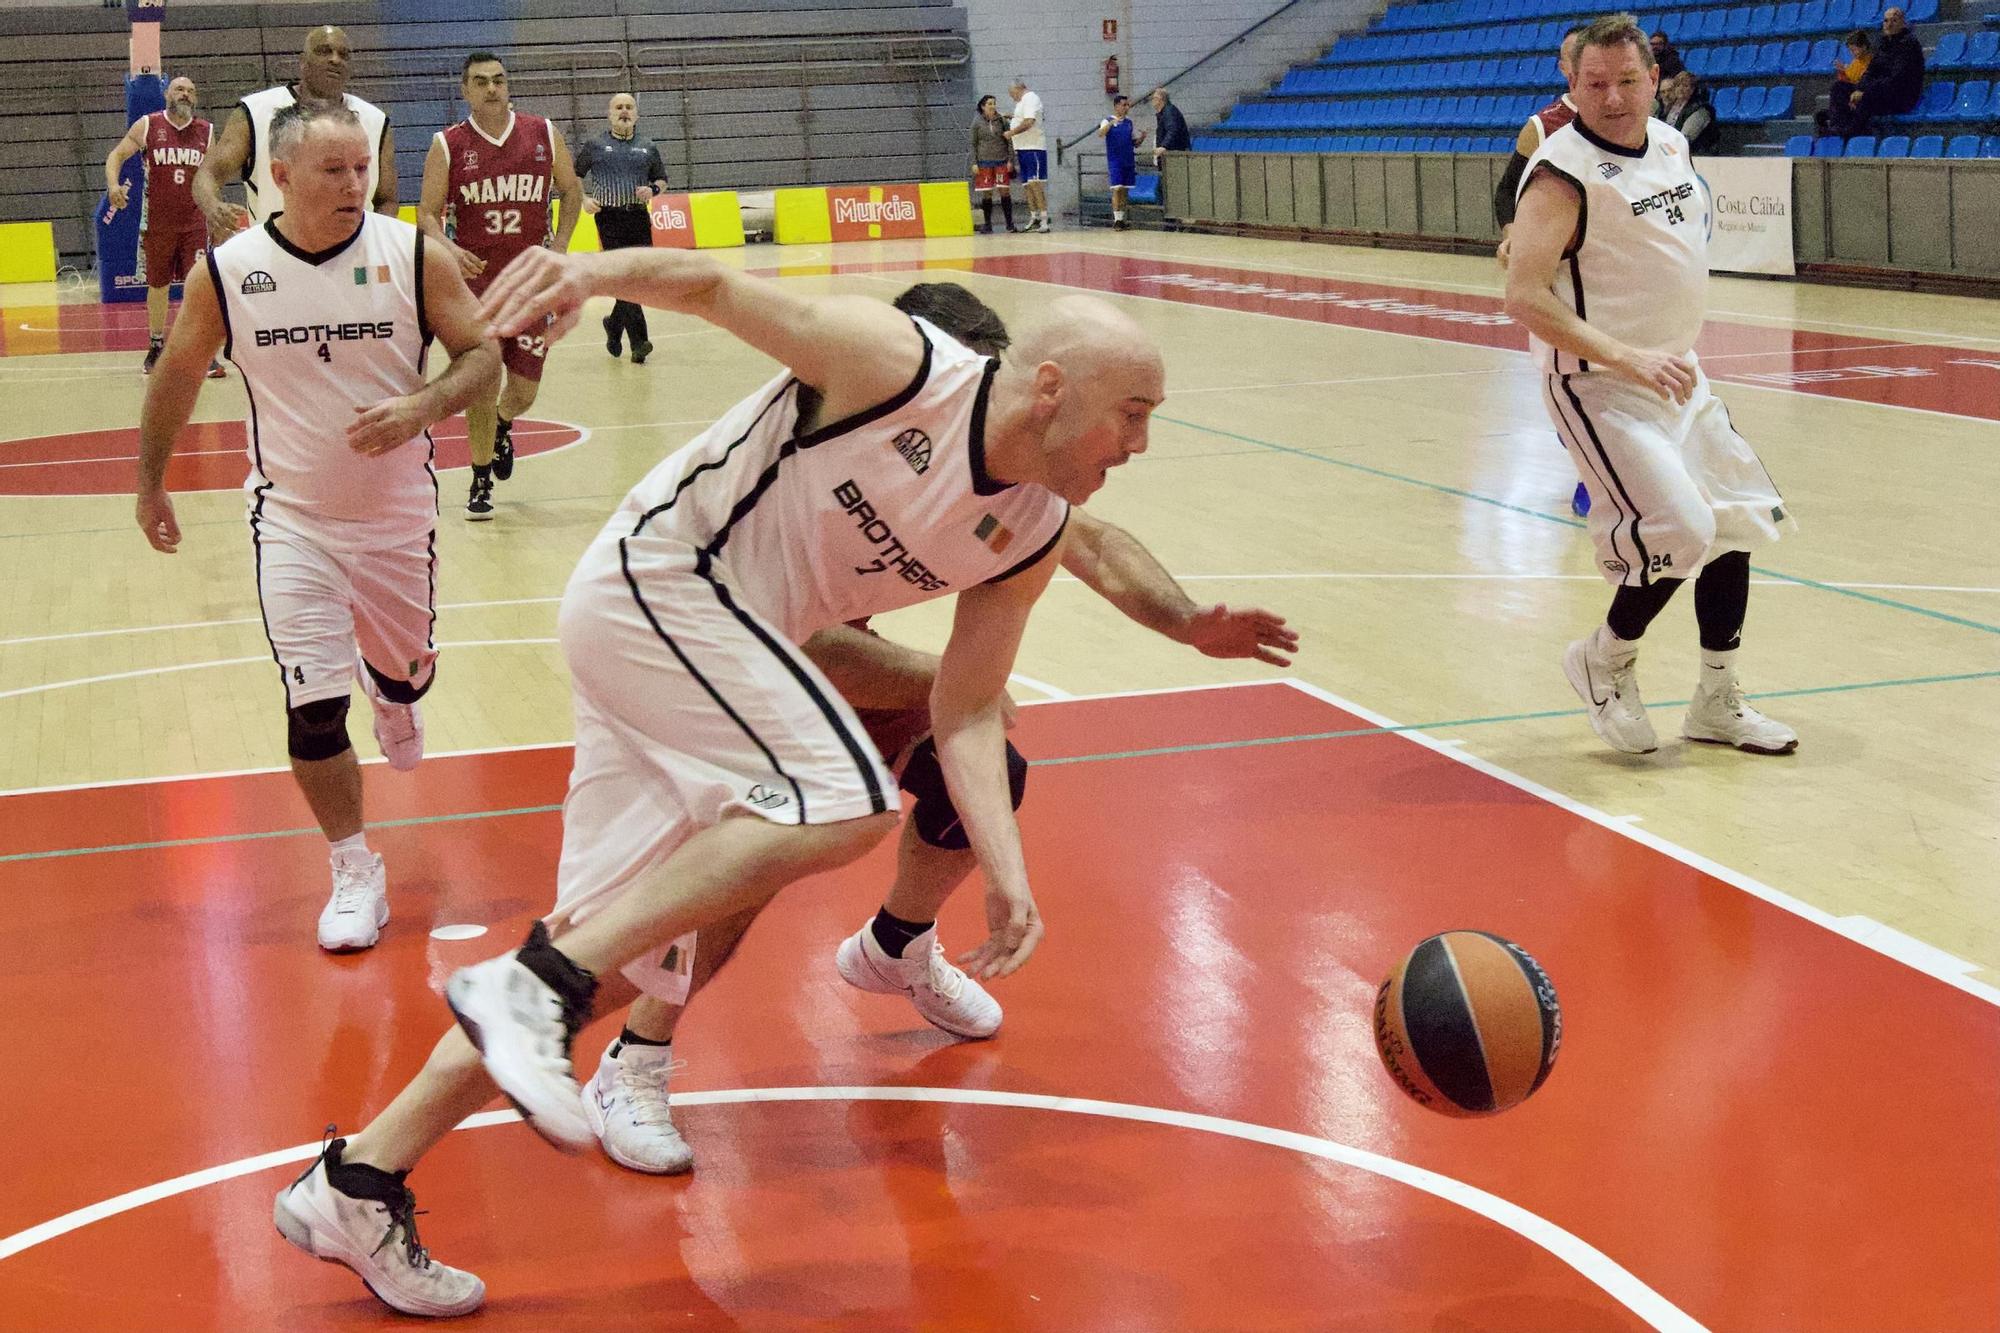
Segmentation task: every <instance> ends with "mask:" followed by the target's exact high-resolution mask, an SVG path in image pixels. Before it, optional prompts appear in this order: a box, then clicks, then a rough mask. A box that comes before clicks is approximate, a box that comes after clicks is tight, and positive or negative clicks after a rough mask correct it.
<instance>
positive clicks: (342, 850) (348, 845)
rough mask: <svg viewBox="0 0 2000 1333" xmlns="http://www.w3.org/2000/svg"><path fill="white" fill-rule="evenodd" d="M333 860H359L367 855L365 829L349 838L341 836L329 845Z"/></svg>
mask: <svg viewBox="0 0 2000 1333" xmlns="http://www.w3.org/2000/svg"><path fill="white" fill-rule="evenodd" d="M330 850H331V852H332V853H333V859H334V860H335V861H360V860H364V859H366V858H367V856H368V834H367V831H366V830H363V831H362V832H360V833H357V834H355V835H354V836H353V837H351V838H342V839H341V840H340V841H339V842H336V843H333V844H331V846H330Z"/></svg>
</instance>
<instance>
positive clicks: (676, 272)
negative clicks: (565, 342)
mask: <svg viewBox="0 0 2000 1333" xmlns="http://www.w3.org/2000/svg"><path fill="white" fill-rule="evenodd" d="M594 296H613V297H617V298H619V299H621V300H626V301H636V302H638V303H640V304H641V305H649V306H655V307H657V308H659V309H662V310H674V311H678V312H680V313H682V314H686V315H693V316H695V317H696V318H698V319H705V320H707V321H708V322H709V323H711V324H714V325H716V326H718V327H720V328H723V329H726V330H728V331H729V332H730V333H733V334H735V335H736V336H737V337H738V338H741V339H742V340H743V341H744V342H746V343H748V344H750V345H751V346H752V347H754V348H756V349H757V350H758V351H760V352H762V353H764V354H765V355H766V356H769V357H771V358H772V359H773V360H775V361H778V362H779V363H781V364H783V365H785V366H787V367H789V368H790V369H791V370H792V372H793V373H794V374H796V375H797V376H798V377H799V378H800V379H801V380H804V381H805V382H806V383H807V384H810V385H812V386H813V387H815V388H817V389H819V390H820V392H821V393H823V394H824V395H825V396H826V404H825V409H824V410H825V413H826V416H827V418H828V419H829V420H838V419H840V418H841V417H844V416H847V415H849V414H850V413H853V412H857V411H860V410H862V409H863V408H867V407H871V406H873V405H875V404H876V403H880V402H884V401H886V400H888V399H889V398H891V397H893V396H894V395H895V394H897V393H898V392H900V391H901V390H902V389H903V388H904V387H905V386H906V385H908V384H909V382H910V378H911V376H912V375H914V374H915V373H916V370H917V367H918V366H919V365H920V364H921V363H922V356H923V338H922V335H920V334H919V333H918V332H917V329H916V325H914V324H912V323H911V322H910V319H909V317H908V316H907V315H904V314H902V313H901V312H900V311H898V310H896V309H895V307H893V306H891V305H889V304H887V303H886V302H883V301H878V300H875V299H873V298H871V297H866V296H818V295H812V294H809V293H805V292H801V291H798V290H797V289H796V288H794V287H793V286H791V285H789V284H786V283H783V282H778V281H773V280H771V279H768V278H754V277H751V276H749V275H747V274H745V273H741V272H739V271H737V270H736V269H733V268H730V267H729V266H728V265H726V264H722V263H719V262H717V261H716V260H715V259H713V258H711V257H710V256H708V255H704V254H701V253H699V252H691V251H684V250H659V249H652V248H648V247H643V246H642V247H634V248H632V249H629V250H613V251H610V252H608V253H605V254H591V255H558V254H556V253H555V252H554V251H553V250H539V249H538V250H529V251H528V252H526V253H525V254H523V255H521V256H520V257H519V258H517V259H515V260H514V261H513V262H512V263H511V264H509V265H507V269H506V272H504V273H502V274H501V275H500V277H499V278H498V279H496V280H495V281H494V283H493V285H492V286H491V287H489V288H487V290H486V297H485V301H484V303H483V304H484V309H485V311H486V314H487V318H488V319H489V321H490V322H491V324H492V328H493V332H494V333H495V334H496V335H498V336H501V337H506V336H509V335H511V334H515V333H520V332H523V331H526V330H535V329H539V328H540V326H541V323H542V321H543V320H544V319H546V318H548V317H550V316H554V317H555V318H556V320H557V327H560V328H563V329H564V330H565V331H567V329H569V328H571V327H574V326H575V321H576V317H577V314H578V312H579V311H580V310H581V309H582V307H583V303H584V302H585V301H587V300H589V299H590V298H591V297H594Z"/></svg>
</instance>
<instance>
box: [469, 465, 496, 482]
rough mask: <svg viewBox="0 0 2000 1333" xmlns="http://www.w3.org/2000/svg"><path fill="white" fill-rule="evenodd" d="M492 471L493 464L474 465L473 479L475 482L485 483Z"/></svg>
mask: <svg viewBox="0 0 2000 1333" xmlns="http://www.w3.org/2000/svg"><path fill="white" fill-rule="evenodd" d="M492 471H493V465H492V464H491V463H474V464H473V465H472V479H473V480H474V481H485V480H486V477H487V474H488V473H490V472H492Z"/></svg>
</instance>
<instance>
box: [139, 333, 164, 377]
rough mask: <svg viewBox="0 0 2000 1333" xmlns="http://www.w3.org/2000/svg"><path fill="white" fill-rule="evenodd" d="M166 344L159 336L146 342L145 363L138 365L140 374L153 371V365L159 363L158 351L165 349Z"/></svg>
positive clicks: (148, 373)
mask: <svg viewBox="0 0 2000 1333" xmlns="http://www.w3.org/2000/svg"><path fill="white" fill-rule="evenodd" d="M166 346H167V344H166V341H165V340H164V339H161V338H155V339H153V341H152V342H151V343H149V344H147V346H146V363H145V364H144V365H142V366H140V367H139V373H140V374H141V375H150V374H152V373H153V367H154V366H156V365H158V364H159V361H160V353H161V352H162V351H164V350H166Z"/></svg>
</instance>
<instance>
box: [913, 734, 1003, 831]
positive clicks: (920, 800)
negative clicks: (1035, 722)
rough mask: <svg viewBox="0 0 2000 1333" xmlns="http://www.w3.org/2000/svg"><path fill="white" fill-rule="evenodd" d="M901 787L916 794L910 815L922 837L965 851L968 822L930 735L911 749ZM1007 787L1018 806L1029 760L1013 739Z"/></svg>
mask: <svg viewBox="0 0 2000 1333" xmlns="http://www.w3.org/2000/svg"><path fill="white" fill-rule="evenodd" d="M902 787H903V790H904V791H906V792H908V793H909V794H910V795H912V796H914V797H916V798H917V803H916V805H915V807H913V808H912V809H911V811H910V818H911V820H912V821H913V822H914V823H915V824H916V826H917V836H918V837H919V838H922V839H923V840H924V841H925V842H926V843H928V844H929V845H930V846H932V847H938V848H942V849H943V850H945V851H952V852H962V851H964V850H965V849H966V848H968V847H970V846H971V845H972V840H971V839H970V838H968V837H966V835H965V825H963V824H962V823H960V822H959V818H958V807H957V806H955V805H953V804H952V803H951V791H950V789H949V788H948V787H947V786H946V785H945V780H944V766H943V765H942V764H940V763H939V762H938V752H937V742H936V741H935V740H933V739H932V738H931V737H929V736H926V737H924V739H923V741H922V743H921V744H919V745H918V746H917V748H916V749H914V750H912V751H910V761H909V762H908V763H907V764H904V765H903V782H902ZM1007 790H1008V792H1009V794H1010V795H1011V796H1012V797H1013V801H1014V808H1015V809H1016V810H1019V809H1020V808H1021V798H1022V797H1023V796H1024V795H1026V794H1027V790H1028V761H1027V760H1026V759H1025V758H1023V757H1022V755H1021V752H1020V751H1019V750H1017V749H1015V748H1014V743H1013V742H1012V741H1009V742H1007Z"/></svg>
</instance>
